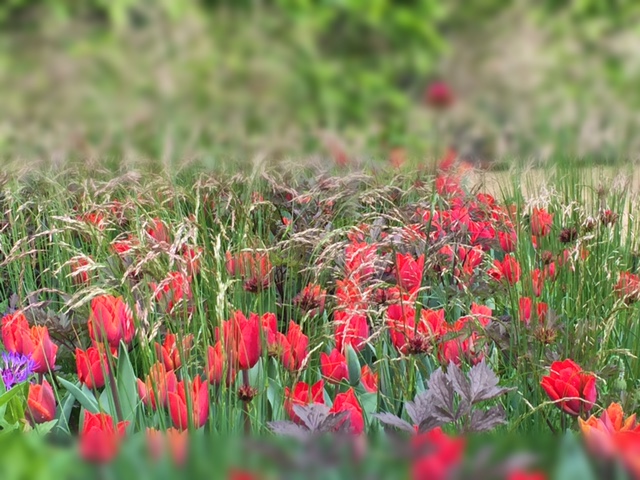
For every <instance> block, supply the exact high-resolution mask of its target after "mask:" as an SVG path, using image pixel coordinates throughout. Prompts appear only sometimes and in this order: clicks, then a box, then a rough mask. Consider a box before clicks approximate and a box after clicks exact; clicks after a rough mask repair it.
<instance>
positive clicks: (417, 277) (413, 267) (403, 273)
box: [396, 253, 424, 294]
mask: <svg viewBox="0 0 640 480" xmlns="http://www.w3.org/2000/svg"><path fill="white" fill-rule="evenodd" d="M423 270H424V255H420V256H419V257H418V260H415V259H414V258H413V256H412V255H411V254H409V253H407V254H405V255H401V254H399V253H396V279H397V281H398V285H399V286H400V288H402V289H403V290H404V291H406V292H407V293H409V294H413V293H415V292H416V291H417V290H418V289H419V288H420V284H421V283H422V271H423Z"/></svg>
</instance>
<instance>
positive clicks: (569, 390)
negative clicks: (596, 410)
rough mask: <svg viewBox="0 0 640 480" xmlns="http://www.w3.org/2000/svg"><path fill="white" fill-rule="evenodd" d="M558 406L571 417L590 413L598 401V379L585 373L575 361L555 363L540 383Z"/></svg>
mask: <svg viewBox="0 0 640 480" xmlns="http://www.w3.org/2000/svg"><path fill="white" fill-rule="evenodd" d="M540 385H541V386H542V388H543V389H544V391H545V392H547V395H549V398H550V399H551V400H553V401H554V402H555V401H558V400H560V401H559V402H557V403H556V406H558V408H560V409H562V410H564V411H565V412H566V413H568V414H569V415H574V416H578V415H580V413H581V412H589V411H590V410H591V409H592V408H593V405H594V403H595V401H596V397H597V391H596V377H595V375H592V374H589V373H585V372H584V371H583V370H582V368H580V366H578V365H577V364H576V363H575V362H574V361H573V360H569V359H567V360H564V361H562V362H553V363H552V364H551V371H550V372H549V375H547V376H545V377H542V382H541V383H540Z"/></svg>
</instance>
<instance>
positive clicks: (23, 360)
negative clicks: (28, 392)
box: [0, 352, 36, 390]
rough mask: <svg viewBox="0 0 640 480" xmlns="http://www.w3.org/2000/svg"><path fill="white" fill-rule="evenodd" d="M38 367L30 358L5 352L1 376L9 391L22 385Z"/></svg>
mask: <svg viewBox="0 0 640 480" xmlns="http://www.w3.org/2000/svg"><path fill="white" fill-rule="evenodd" d="M35 367H36V365H35V362H34V361H33V360H32V359H31V357H30V356H27V355H21V354H19V353H9V352H4V353H3V354H2V363H0V375H2V381H3V382H4V386H5V388H6V389H7V390H9V389H10V388H11V387H13V386H14V385H16V384H18V383H22V382H24V381H26V380H27V378H29V375H31V374H32V373H33V370H34V369H35Z"/></svg>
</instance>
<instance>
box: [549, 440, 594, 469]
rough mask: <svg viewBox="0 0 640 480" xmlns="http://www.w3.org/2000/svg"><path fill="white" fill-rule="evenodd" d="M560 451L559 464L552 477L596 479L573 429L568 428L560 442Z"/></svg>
mask: <svg viewBox="0 0 640 480" xmlns="http://www.w3.org/2000/svg"><path fill="white" fill-rule="evenodd" d="M560 452H561V453H560V455H559V457H558V458H559V461H558V465H557V466H556V469H555V471H554V472H553V475H552V476H551V478H553V479H557V480H595V479H596V477H595V475H594V473H593V469H592V468H591V465H590V464H589V460H588V458H587V455H586V454H585V452H584V449H583V448H582V446H581V445H580V442H578V440H577V438H576V436H575V435H574V434H573V432H571V430H567V432H566V434H565V435H564V438H563V439H562V443H561V444H560Z"/></svg>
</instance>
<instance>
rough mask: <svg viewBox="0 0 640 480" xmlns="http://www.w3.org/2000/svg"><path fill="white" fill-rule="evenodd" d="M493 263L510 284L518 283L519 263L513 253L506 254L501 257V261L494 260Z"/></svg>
mask: <svg viewBox="0 0 640 480" xmlns="http://www.w3.org/2000/svg"><path fill="white" fill-rule="evenodd" d="M493 263H494V265H495V266H496V268H498V269H499V270H500V272H501V273H502V275H503V277H504V279H505V280H507V282H509V284H510V285H515V284H516V283H518V281H519V280H520V264H519V263H518V261H517V260H516V259H515V257H514V256H513V255H511V254H507V255H505V256H504V258H503V259H502V262H500V261H499V260H494V261H493Z"/></svg>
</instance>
